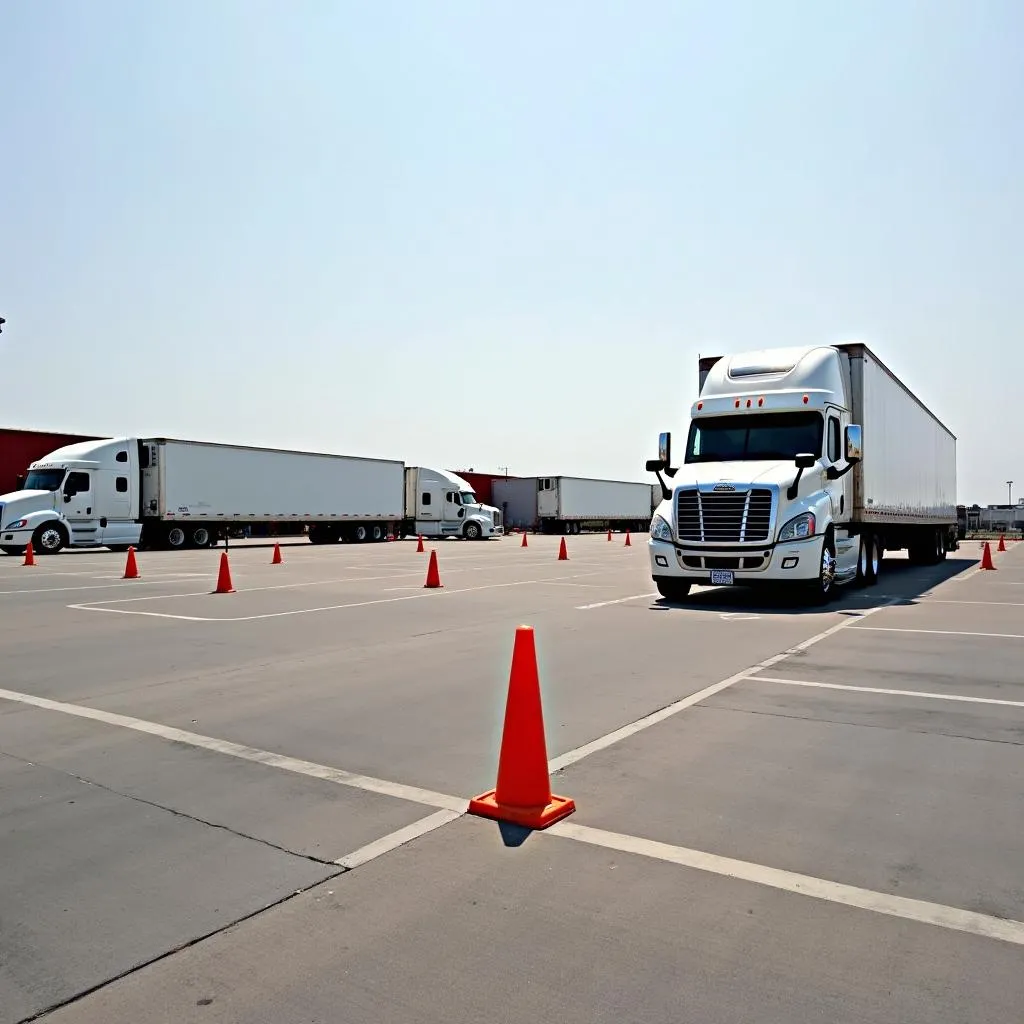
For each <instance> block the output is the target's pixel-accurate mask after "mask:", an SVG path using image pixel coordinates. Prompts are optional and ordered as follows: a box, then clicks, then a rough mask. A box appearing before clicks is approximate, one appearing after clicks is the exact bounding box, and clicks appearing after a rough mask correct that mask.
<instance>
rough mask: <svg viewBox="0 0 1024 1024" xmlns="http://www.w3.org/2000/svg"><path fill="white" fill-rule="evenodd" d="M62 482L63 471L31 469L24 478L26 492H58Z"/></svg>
mask: <svg viewBox="0 0 1024 1024" xmlns="http://www.w3.org/2000/svg"><path fill="white" fill-rule="evenodd" d="M63 482H64V470H63V469H33V470H32V471H31V472H30V473H29V475H28V476H27V477H26V478H25V486H24V488H23V490H26V491H59V490H60V485H61V484H62V483H63Z"/></svg>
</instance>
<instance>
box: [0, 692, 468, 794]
mask: <svg viewBox="0 0 1024 1024" xmlns="http://www.w3.org/2000/svg"><path fill="white" fill-rule="evenodd" d="M0 700H9V701H14V702H16V703H18V704H28V705H30V706H31V707H36V708H42V709H43V710H44V711H59V712H61V713H62V714H65V715H73V716H74V717H76V718H88V719H91V720H92V721H94V722H102V723H103V724H104V725H116V726H118V727H119V728H122V729H132V730H134V731H135V732H142V733H147V734H148V735H150V736H158V737H159V738H160V739H164V740H170V741H171V742H174V743H184V744H186V745H187V746H190V747H198V748H199V749H201V750H212V751H213V752H214V753H216V754H225V755H226V756H228V757H237V758H239V759H240V760H242V761H252V762H254V763H256V764H262V765H266V766H267V767H269V768H281V769H283V770H284V771H289V772H295V773H297V774H299V775H308V776H309V777H311V778H314V779H323V780H324V781H325V782H334V783H337V784H338V785H339V786H349V787H351V788H352V789H361V790H365V791H366V792H368V793H379V794H381V795H382V796H391V797H394V798H395V799H397V800H407V801H409V802H410V803H414V804H425V805H426V806H427V807H435V808H438V809H444V810H449V811H459V812H460V813H461V812H462V811H464V810H465V808H466V806H467V801H465V800H460V799H458V798H457V797H453V796H448V795H447V794H446V793H434V792H432V791H431V790H427V789H420V788H419V787H417V786H405V785H403V784H402V783H399V782H389V781H388V780H387V779H375V778H373V777H371V776H369V775H357V774H355V773H354V772H346V771H342V770H341V769H340V768H330V767H328V766H327V765H323V764H316V763H315V762H313V761H301V760H299V759H298V758H294V757H287V756H285V755H284V754H275V753H273V752H272V751H269V750H259V749H257V748H256V747H247V746H245V745H244V744H241V743H232V742H231V741H230V740H221V739H216V738H215V737H213V736H202V735H200V734H199V733H195V732H187V731H186V730H184V729H175V728H173V727H172V726H169V725H161V724H160V723H159V722H147V721H144V720H143V719H141V718H132V717H131V716H129V715H118V714H115V713H114V712H111V711H101V710H100V709H99V708H90V707H87V706H85V705H83V704H68V703H65V702H64V701H59V700H50V699H48V698H46V697H36V696H33V695H32V694H30V693H18V692H16V691H14V690H3V689H0Z"/></svg>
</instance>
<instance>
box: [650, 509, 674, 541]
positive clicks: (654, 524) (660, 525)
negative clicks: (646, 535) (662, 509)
mask: <svg viewBox="0 0 1024 1024" xmlns="http://www.w3.org/2000/svg"><path fill="white" fill-rule="evenodd" d="M651 536H652V537H653V538H654V539H655V540H667V541H668V542H669V543H671V542H672V527H671V526H669V525H668V523H667V522H666V521H665V520H664V519H663V518H662V517H661V516H654V517H653V518H652V519H651Z"/></svg>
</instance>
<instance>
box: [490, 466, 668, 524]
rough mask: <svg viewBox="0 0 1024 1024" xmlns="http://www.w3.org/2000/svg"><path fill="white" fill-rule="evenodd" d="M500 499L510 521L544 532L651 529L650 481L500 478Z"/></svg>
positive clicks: (497, 482)
mask: <svg viewBox="0 0 1024 1024" xmlns="http://www.w3.org/2000/svg"><path fill="white" fill-rule="evenodd" d="M491 493H492V495H493V497H494V501H495V502H497V503H498V504H499V505H501V506H502V509H503V510H504V519H505V521H506V522H507V523H508V524H509V525H514V526H520V527H524V528H526V529H532V530H538V531H540V532H541V533H566V534H569V533H580V532H581V531H582V530H584V529H587V528H590V529H598V530H608V529H621V530H634V531H641V530H646V529H647V528H648V526H650V523H651V488H650V484H646V483H632V482H630V481H628V480H598V479H594V478H591V477H578V476H527V477H518V478H513V479H510V480H495V481H494V484H493V485H492V488H491Z"/></svg>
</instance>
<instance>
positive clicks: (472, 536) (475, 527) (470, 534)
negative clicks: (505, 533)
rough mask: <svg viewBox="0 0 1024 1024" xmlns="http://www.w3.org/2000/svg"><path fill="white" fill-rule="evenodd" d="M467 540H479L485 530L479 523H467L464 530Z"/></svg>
mask: <svg viewBox="0 0 1024 1024" xmlns="http://www.w3.org/2000/svg"><path fill="white" fill-rule="evenodd" d="M464 533H465V536H466V540H479V539H480V535H481V534H482V533H483V530H481V529H480V524H479V523H466V529H465V531H464Z"/></svg>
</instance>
